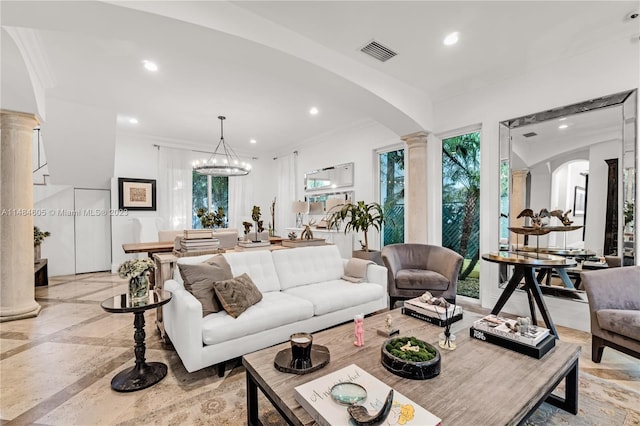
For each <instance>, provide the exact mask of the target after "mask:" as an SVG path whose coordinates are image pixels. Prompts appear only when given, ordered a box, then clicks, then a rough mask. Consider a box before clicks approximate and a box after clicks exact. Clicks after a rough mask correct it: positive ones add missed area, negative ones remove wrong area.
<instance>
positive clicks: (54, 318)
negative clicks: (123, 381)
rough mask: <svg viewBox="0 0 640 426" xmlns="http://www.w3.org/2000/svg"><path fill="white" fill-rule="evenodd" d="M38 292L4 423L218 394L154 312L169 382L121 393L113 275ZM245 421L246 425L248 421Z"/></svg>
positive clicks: (14, 327)
mask: <svg viewBox="0 0 640 426" xmlns="http://www.w3.org/2000/svg"><path fill="white" fill-rule="evenodd" d="M49 283H50V284H49V286H48V287H38V288H37V289H36V299H37V301H38V303H40V304H41V305H42V308H43V309H42V311H41V312H40V315H39V316H38V317H36V318H29V319H25V320H20V321H12V322H5V323H0V424H2V425H26V424H30V425H31V424H35V425H94V424H98V425H103V424H117V423H120V422H124V421H126V420H129V419H133V418H136V417H138V416H140V415H141V414H143V413H148V412H151V411H153V410H154V408H156V409H157V408H161V407H164V406H166V403H167V401H171V402H174V403H175V402H179V401H181V400H186V399H188V398H192V397H193V396H195V395H199V394H201V393H204V392H207V391H211V390H213V389H216V388H217V387H218V386H219V385H220V383H221V382H222V380H221V379H219V378H218V377H217V374H216V372H215V369H214V368H213V367H210V368H206V369H204V370H201V371H198V372H195V373H187V372H186V370H185V369H184V367H183V366H182V363H181V362H180V360H179V359H178V357H177V355H176V353H175V352H174V351H173V350H172V349H171V348H167V347H165V346H164V345H163V343H162V342H161V341H160V339H159V336H158V333H157V332H156V329H155V325H154V319H155V314H154V312H151V311H149V312H147V313H146V314H145V317H146V327H145V329H146V333H147V340H146V346H147V353H146V358H147V360H148V361H161V362H164V363H166V364H167V365H168V366H169V373H168V375H167V377H166V378H165V379H164V380H162V381H161V382H160V383H158V384H157V385H155V386H153V387H151V388H148V389H145V390H143V391H139V392H133V393H118V392H114V391H112V390H111V388H110V381H111V378H112V377H113V376H114V375H115V374H116V373H118V372H119V371H121V370H123V369H124V368H127V367H130V366H133V363H134V355H133V315H130V314H109V313H107V312H105V311H103V310H102V308H101V307H100V304H99V303H100V302H101V301H102V300H104V299H106V298H108V297H111V296H114V295H118V294H121V293H123V292H125V291H126V287H127V284H126V281H125V280H122V279H120V278H118V277H117V275H112V274H108V273H99V274H84V275H78V276H68V277H55V278H51V279H50V280H49ZM559 331H560V334H561V337H562V339H565V340H568V341H572V342H575V343H578V344H580V345H582V348H583V352H582V356H581V359H580V369H581V370H583V371H587V372H589V373H591V374H593V375H595V376H598V377H601V378H604V379H607V380H610V381H612V382H615V383H618V384H620V385H622V386H626V387H628V388H631V389H634V390H636V391H638V392H640V362H639V361H638V360H636V359H634V358H631V357H628V356H626V355H623V354H620V353H618V352H616V351H613V350H611V349H605V352H604V357H603V361H602V363H601V364H594V363H593V362H591V360H590V353H591V348H590V340H589V334H588V333H584V332H580V331H575V330H570V329H566V328H559ZM241 423H242V422H241Z"/></svg>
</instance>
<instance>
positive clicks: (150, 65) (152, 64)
mask: <svg viewBox="0 0 640 426" xmlns="http://www.w3.org/2000/svg"><path fill="white" fill-rule="evenodd" d="M142 63H143V64H144V68H145V69H146V70H147V71H151V72H156V71H158V65H157V64H156V63H155V62H152V61H147V60H146V59H145V60H144V61H142Z"/></svg>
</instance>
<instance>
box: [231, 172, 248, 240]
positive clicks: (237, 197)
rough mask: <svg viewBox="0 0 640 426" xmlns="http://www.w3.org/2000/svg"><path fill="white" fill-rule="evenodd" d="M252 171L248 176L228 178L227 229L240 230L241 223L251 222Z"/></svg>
mask: <svg viewBox="0 0 640 426" xmlns="http://www.w3.org/2000/svg"><path fill="white" fill-rule="evenodd" d="M253 173H254V172H253V171H252V172H251V173H249V175H248V176H233V177H230V178H229V198H228V201H229V214H228V215H227V218H228V222H229V228H236V229H238V231H239V233H241V232H240V231H241V230H242V229H244V228H243V227H242V222H243V221H249V222H251V207H253V204H252V200H253V185H251V181H252V180H253V177H254V176H253Z"/></svg>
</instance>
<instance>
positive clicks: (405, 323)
mask: <svg viewBox="0 0 640 426" xmlns="http://www.w3.org/2000/svg"><path fill="white" fill-rule="evenodd" d="M391 315H392V317H393V325H394V327H397V328H399V329H400V336H415V337H417V338H420V339H422V340H425V341H426V342H429V343H431V344H434V345H435V346H437V342H438V334H439V333H441V332H442V330H443V329H442V328H440V327H437V326H435V325H432V324H428V323H426V322H423V321H420V320H417V319H415V318H412V317H408V316H406V315H402V313H401V312H400V310H398V309H396V310H394V311H391ZM385 316H386V313H382V314H378V315H375V316H372V317H368V318H365V320H364V324H365V338H364V342H365V345H364V347H356V346H354V345H353V324H352V323H348V324H344V325H341V326H338V327H335V328H332V329H329V330H325V331H322V332H318V333H314V334H313V343H314V344H318V345H323V346H326V347H327V348H329V351H330V353H331V361H330V363H329V365H327V366H326V367H324V368H322V369H320V370H318V371H315V372H313V373H310V374H306V375H294V374H288V373H282V372H280V371H278V370H277V369H276V368H275V367H274V366H273V360H274V358H275V355H276V353H277V352H278V351H280V350H282V349H285V348H287V347H289V343H288V342H287V343H283V344H280V345H277V346H273V347H270V348H267V349H263V350H261V351H257V352H254V353H251V354H249V355H245V356H244V357H243V359H242V363H243V365H244V366H245V368H246V370H247V421H248V424H249V425H256V424H260V421H259V419H258V389H260V390H261V391H262V392H263V393H264V395H265V396H266V397H267V399H269V400H270V401H271V403H272V404H273V406H274V407H275V408H276V410H278V412H279V413H280V414H281V415H282V416H283V417H284V418H285V419H286V420H287V421H288V422H289V423H290V424H293V425H310V424H314V421H313V419H312V418H311V416H310V415H309V414H308V413H307V412H306V411H305V410H304V409H303V408H302V407H301V406H300V404H298V403H297V402H296V400H295V397H294V388H295V387H296V386H298V385H300V384H303V383H306V382H308V381H310V380H313V379H316V378H318V377H321V376H324V375H325V374H328V373H330V372H332V371H335V370H339V369H340V368H343V367H346V366H347V365H349V364H352V363H353V364H356V365H358V366H359V367H361V368H363V369H364V370H366V371H368V372H369V373H371V374H372V375H373V376H375V377H377V378H378V379H379V380H382V381H383V382H385V383H386V384H388V385H389V386H391V387H392V388H394V389H396V390H398V391H399V392H401V393H402V394H404V395H406V396H408V397H409V398H411V399H412V400H413V401H414V402H416V403H417V404H419V405H421V406H422V407H424V408H425V409H427V410H429V411H430V412H432V413H433V414H435V415H436V416H438V417H440V418H441V419H442V422H443V424H446V425H448V426H449V425H470V424H496V425H498V424H499V425H517V424H521V423H524V421H525V420H526V419H527V418H528V417H529V416H530V415H531V414H532V413H533V412H534V411H535V410H536V409H537V408H538V406H539V405H540V404H542V402H543V401H545V400H546V401H547V402H549V403H551V404H553V405H556V406H558V407H560V408H562V409H564V410H566V411H568V412H571V413H573V414H576V413H577V412H578V357H579V355H580V347H579V346H578V345H575V344H571V343H566V342H563V341H559V340H558V341H556V347H555V348H554V349H552V350H551V352H549V353H548V354H546V355H545V356H544V357H543V358H542V359H539V360H538V359H535V358H531V357H528V356H526V355H522V354H519V353H517V352H514V351H511V350H508V349H504V348H501V347H499V346H496V345H493V344H491V343H487V342H482V341H480V340H476V339H472V338H471V337H469V327H470V326H471V325H472V324H473V321H475V320H476V319H478V318H480V316H479V315H477V314H474V313H470V312H465V313H464V319H463V320H461V321H458V322H456V323H455V324H453V326H452V331H453V332H454V333H455V334H456V337H457V339H456V343H457V348H456V349H455V350H454V351H451V352H450V351H446V350H443V349H440V354H441V356H442V364H441V368H442V371H441V373H440V375H439V376H437V377H435V378H433V379H429V380H409V379H404V378H401V377H398V376H396V375H394V374H392V373H390V372H389V371H387V370H386V369H385V368H384V367H383V366H382V364H381V362H380V348H381V346H382V343H383V342H384V340H385V338H384V337H382V336H379V335H378V334H377V333H376V330H377V329H378V328H383V327H384V322H385ZM300 331H303V330H300ZM562 380H566V386H565V391H566V392H565V395H566V396H565V398H560V397H558V396H556V395H551V392H552V391H553V390H554V389H555V388H556V386H558V384H559V383H560V382H561V381H562Z"/></svg>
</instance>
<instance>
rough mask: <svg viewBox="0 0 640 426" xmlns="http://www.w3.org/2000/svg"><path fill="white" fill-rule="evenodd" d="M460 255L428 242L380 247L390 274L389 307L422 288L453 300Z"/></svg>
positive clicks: (418, 292) (415, 293)
mask: <svg viewBox="0 0 640 426" xmlns="http://www.w3.org/2000/svg"><path fill="white" fill-rule="evenodd" d="M462 260H463V259H462V256H460V255H459V254H458V253H456V252H455V251H453V250H450V249H448V248H446V247H440V246H434V245H428V244H392V245H389V246H385V247H383V248H382V261H383V262H384V265H385V266H386V267H387V273H388V275H389V279H388V283H387V288H388V290H389V306H390V308H391V309H393V306H394V304H395V302H396V301H397V300H401V299H411V298H414V297H418V296H420V295H422V294H423V293H424V292H425V291H429V292H431V294H433V295H434V296H436V297H440V296H442V297H444V298H445V299H447V300H448V301H449V302H455V300H456V289H457V287H458V273H459V271H460V267H461V265H462Z"/></svg>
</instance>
